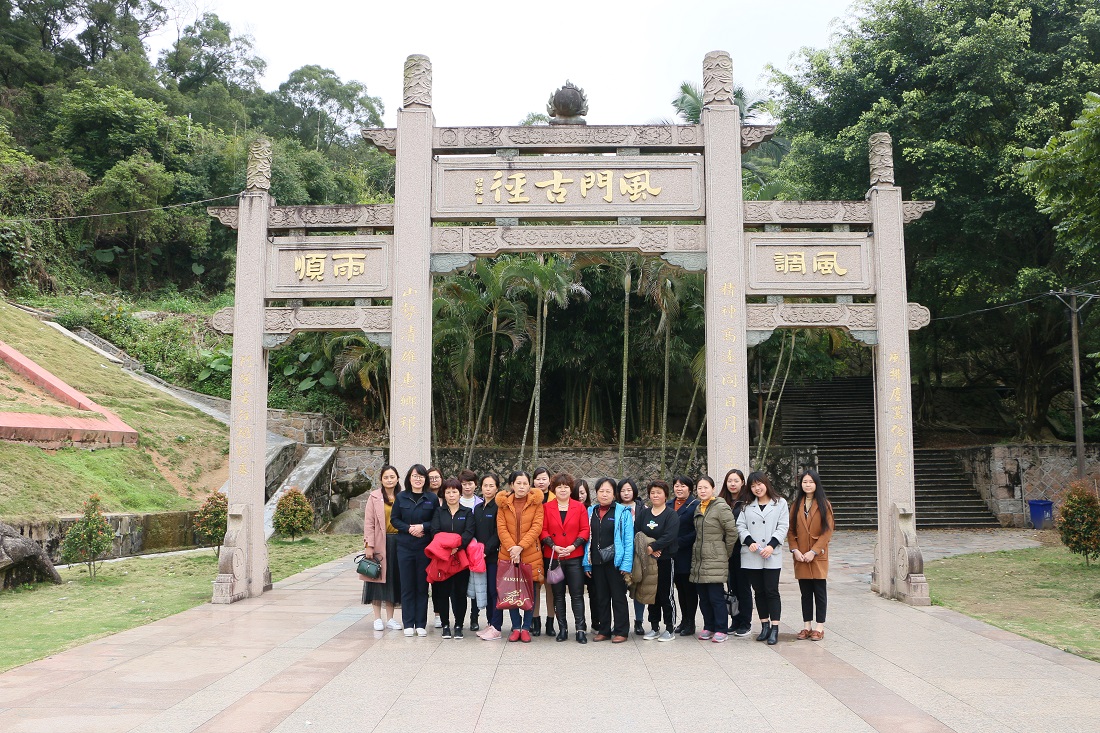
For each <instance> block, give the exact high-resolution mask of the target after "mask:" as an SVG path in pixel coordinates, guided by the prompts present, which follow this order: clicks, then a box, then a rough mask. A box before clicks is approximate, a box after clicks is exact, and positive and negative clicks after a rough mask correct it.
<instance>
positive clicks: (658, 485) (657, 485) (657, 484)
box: [646, 479, 672, 501]
mask: <svg viewBox="0 0 1100 733" xmlns="http://www.w3.org/2000/svg"><path fill="white" fill-rule="evenodd" d="M654 489H660V490H661V491H663V492H664V493H665V501H668V497H669V494H671V493H672V492H671V491H669V488H668V484H667V483H665V482H664V481H661V480H660V479H657V480H656V481H650V482H649V488H648V489H646V493H647V494H649V495H650V497H652V496H653V490H654Z"/></svg>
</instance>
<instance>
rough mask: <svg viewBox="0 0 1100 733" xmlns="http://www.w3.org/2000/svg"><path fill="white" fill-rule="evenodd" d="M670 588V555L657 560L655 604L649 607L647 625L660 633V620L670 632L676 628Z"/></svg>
mask: <svg viewBox="0 0 1100 733" xmlns="http://www.w3.org/2000/svg"><path fill="white" fill-rule="evenodd" d="M672 593H673V586H672V555H664V554H662V556H661V557H659V558H657V598H656V599H655V600H656V601H657V602H656V603H653V604H651V605H650V606H649V624H650V626H652V627H653V628H654V630H657V631H660V629H661V619H662V618H663V619H664V622H665V628H666V629H668V631H669V632H671V631H672V630H673V629H675V628H676V598H675V596H673V594H672Z"/></svg>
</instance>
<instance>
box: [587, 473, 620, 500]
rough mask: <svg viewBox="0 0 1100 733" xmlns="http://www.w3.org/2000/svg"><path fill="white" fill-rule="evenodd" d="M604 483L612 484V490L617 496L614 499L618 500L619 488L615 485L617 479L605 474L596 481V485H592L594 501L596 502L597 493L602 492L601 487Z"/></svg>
mask: <svg viewBox="0 0 1100 733" xmlns="http://www.w3.org/2000/svg"><path fill="white" fill-rule="evenodd" d="M604 484H611V492H612V493H613V494H614V496H615V498H614V501H618V500H619V489H618V488H617V487H616V486H615V479H613V478H611V477H610V476H604V477H603V478H601V479H599V480H597V481H596V484H595V486H593V487H592V501H593V502H595V500H596V494H598V493H599V492H600V487H601V486H603V485H604Z"/></svg>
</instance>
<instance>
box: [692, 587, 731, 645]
mask: <svg viewBox="0 0 1100 733" xmlns="http://www.w3.org/2000/svg"><path fill="white" fill-rule="evenodd" d="M695 587H696V588H698V589H699V606H700V608H701V609H702V611H703V628H704V629H705V630H706V631H711V632H713V633H715V634H717V633H722V634H726V633H729V630H730V629H729V615H728V614H727V613H726V591H725V590H724V589H723V588H722V584H721V583H696V584H695Z"/></svg>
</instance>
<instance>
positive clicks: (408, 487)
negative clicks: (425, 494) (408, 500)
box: [405, 463, 428, 491]
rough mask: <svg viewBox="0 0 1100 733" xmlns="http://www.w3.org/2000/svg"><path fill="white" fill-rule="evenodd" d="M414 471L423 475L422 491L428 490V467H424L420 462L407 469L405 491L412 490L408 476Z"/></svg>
mask: <svg viewBox="0 0 1100 733" xmlns="http://www.w3.org/2000/svg"><path fill="white" fill-rule="evenodd" d="M414 473H416V474H419V475H421V476H423V477H424V491H427V490H428V469H426V468H424V464H422V463H417V464H415V465H414V466H413V467H412V468H410V469H409V472H408V473H406V474H405V491H412V490H413V487H412V483H411V482H410V481H409V478H410V477H411V476H412V475H413V474H414Z"/></svg>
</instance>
